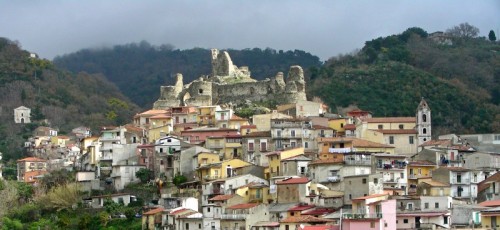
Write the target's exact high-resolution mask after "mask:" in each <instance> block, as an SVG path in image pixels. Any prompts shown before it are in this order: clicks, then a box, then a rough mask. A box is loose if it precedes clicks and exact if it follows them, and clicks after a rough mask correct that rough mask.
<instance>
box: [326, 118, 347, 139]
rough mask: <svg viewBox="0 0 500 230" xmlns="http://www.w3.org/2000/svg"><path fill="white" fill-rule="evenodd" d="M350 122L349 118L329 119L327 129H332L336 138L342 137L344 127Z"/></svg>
mask: <svg viewBox="0 0 500 230" xmlns="http://www.w3.org/2000/svg"><path fill="white" fill-rule="evenodd" d="M349 122H350V120H349V118H342V117H341V118H331V119H328V127H330V128H332V129H334V130H336V131H337V135H338V136H344V135H345V128H344V126H345V125H347V124H349Z"/></svg>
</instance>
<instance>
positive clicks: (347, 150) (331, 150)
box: [328, 148, 353, 153]
mask: <svg viewBox="0 0 500 230" xmlns="http://www.w3.org/2000/svg"><path fill="white" fill-rule="evenodd" d="M352 151H353V149H352V148H329V149H328V152H329V153H350V152H352Z"/></svg>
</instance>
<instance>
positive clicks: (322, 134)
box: [0, 49, 500, 230]
mask: <svg viewBox="0 0 500 230" xmlns="http://www.w3.org/2000/svg"><path fill="white" fill-rule="evenodd" d="M211 58H212V59H211V60H212V72H211V73H210V74H208V75H206V76H201V77H200V78H199V79H197V80H194V81H192V82H190V83H188V84H184V82H183V77H182V74H180V73H179V74H177V75H176V83H175V85H173V86H161V88H160V91H161V93H160V97H159V98H158V100H157V101H156V102H155V103H154V105H153V107H152V108H151V109H149V110H147V111H143V112H141V113H137V114H135V116H133V117H131V118H130V122H129V123H127V124H122V125H119V126H106V127H102V128H101V130H100V132H99V133H92V132H91V131H90V129H89V128H87V127H76V128H74V129H73V130H72V131H71V133H69V134H66V135H59V134H58V132H59V130H57V129H55V128H52V127H50V126H39V127H37V128H36V129H35V131H34V132H33V134H32V136H31V137H30V138H29V139H28V140H26V142H25V144H24V147H25V150H26V151H27V152H28V153H29V155H30V157H27V158H24V159H20V160H18V161H17V180H18V181H20V182H25V183H26V184H29V185H30V186H31V185H32V186H34V187H35V188H36V186H37V185H39V184H40V183H41V182H42V180H44V178H50V177H51V176H54V175H56V173H57V172H61V171H63V172H68V173H74V175H75V178H74V179H75V182H76V184H77V185H78V189H79V191H81V194H83V195H82V196H79V197H78V198H79V201H78V203H79V207H78V208H81V209H82V210H95V212H97V211H101V210H103V209H104V210H107V211H108V214H109V215H110V216H111V218H130V215H133V218H137V219H140V221H141V222H140V226H141V228H142V229H176V230H177V229H179V230H180V229H183V230H188V229H204V230H205V229H206V230H213V229H223V230H229V229H231V230H243V229H245V230H262V229H265V230H267V229H272V230H277V229H279V230H292V229H300V230H307V229H309V230H311V229H437V228H446V229H450V228H453V227H470V226H477V227H479V226H482V227H483V228H495V227H497V226H498V225H499V224H500V223H497V222H496V218H498V216H500V198H499V196H500V191H499V190H500V173H499V172H498V170H499V169H500V151H499V149H500V148H499V146H500V134H468V135H460V134H448V135H440V136H437V137H436V136H433V135H432V108H431V106H430V105H429V103H430V104H432V102H431V101H427V100H426V98H421V100H420V101H415V113H414V114H412V116H408V117H375V116H372V113H371V112H370V111H365V110H363V108H354V109H350V110H349V111H347V112H346V113H345V114H334V113H331V111H330V109H329V108H328V106H327V105H325V104H324V103H322V102H318V101H307V97H306V87H307V86H306V84H305V81H304V73H303V70H302V68H301V67H300V66H291V67H290V69H289V71H288V75H287V76H286V77H285V75H284V74H283V73H282V72H279V73H276V75H275V77H274V78H272V79H269V78H268V79H265V80H261V81H258V80H254V79H253V78H252V76H251V72H250V69H248V67H237V66H235V65H234V64H233V63H232V61H231V58H230V56H229V54H228V52H226V51H222V52H221V51H219V50H216V49H213V50H212V57H211ZM266 100H273V101H276V102H277V103H278V106H277V107H276V108H275V109H273V110H270V111H269V112H268V113H262V114H254V115H253V116H251V117H250V118H243V117H240V116H238V115H236V110H237V109H238V108H237V105H239V104H242V103H246V102H252V101H266ZM30 114H31V109H30V108H27V107H25V106H20V107H18V108H16V109H15V110H14V118H13V119H14V121H15V123H17V124H19V125H24V124H29V123H30V122H31V121H30V117H31V115H30ZM48 123H50V122H47V124H48ZM0 169H1V168H0ZM0 176H1V173H0ZM138 188H141V189H138ZM144 188H146V189H144ZM110 203H116V204H120V205H122V206H128V205H130V206H131V207H132V205H135V206H133V207H135V208H134V212H132V213H121V212H120V211H116V210H114V211H109V208H108V207H110V205H111V204H110ZM72 205H74V204H70V205H69V207H70V208H72V207H73V206H72ZM64 208H67V207H64ZM109 212H111V213H109ZM104 219H106V217H105V218H104Z"/></svg>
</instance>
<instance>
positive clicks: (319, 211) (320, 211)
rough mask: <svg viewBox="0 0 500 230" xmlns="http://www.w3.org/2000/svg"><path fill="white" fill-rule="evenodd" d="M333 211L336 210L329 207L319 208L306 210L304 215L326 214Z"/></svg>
mask: <svg viewBox="0 0 500 230" xmlns="http://www.w3.org/2000/svg"><path fill="white" fill-rule="evenodd" d="M332 212H335V210H333V209H329V208H317V209H314V210H309V211H305V212H303V213H302V215H313V216H314V215H325V214H328V213H332Z"/></svg>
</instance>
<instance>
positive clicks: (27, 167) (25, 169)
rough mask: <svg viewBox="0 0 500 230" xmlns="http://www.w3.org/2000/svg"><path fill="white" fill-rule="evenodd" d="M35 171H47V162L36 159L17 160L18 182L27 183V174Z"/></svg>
mask: <svg viewBox="0 0 500 230" xmlns="http://www.w3.org/2000/svg"><path fill="white" fill-rule="evenodd" d="M35 171H47V161H46V160H44V159H40V158H36V157H27V158H23V159H20V160H17V180H18V181H25V180H26V179H25V174H26V173H29V172H35Z"/></svg>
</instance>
